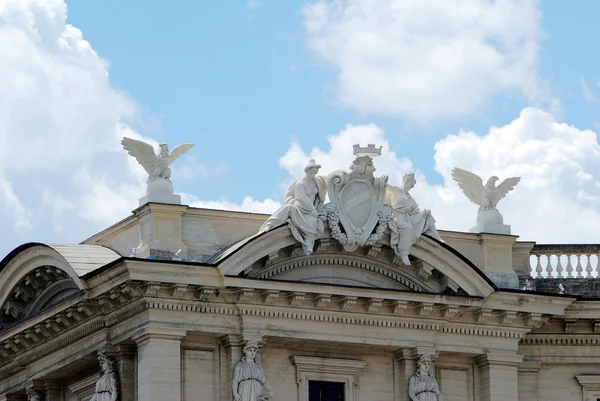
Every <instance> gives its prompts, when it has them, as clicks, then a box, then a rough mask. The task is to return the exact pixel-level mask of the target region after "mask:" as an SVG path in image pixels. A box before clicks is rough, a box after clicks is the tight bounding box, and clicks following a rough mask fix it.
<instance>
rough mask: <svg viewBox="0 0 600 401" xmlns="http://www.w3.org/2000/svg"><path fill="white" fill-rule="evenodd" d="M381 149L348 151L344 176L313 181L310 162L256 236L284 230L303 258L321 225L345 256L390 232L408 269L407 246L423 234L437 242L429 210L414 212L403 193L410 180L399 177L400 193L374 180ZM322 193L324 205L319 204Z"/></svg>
mask: <svg viewBox="0 0 600 401" xmlns="http://www.w3.org/2000/svg"><path fill="white" fill-rule="evenodd" d="M381 150H382V147H381V146H380V147H379V148H376V147H375V145H374V144H369V145H367V146H366V147H364V146H360V145H358V144H357V145H354V146H353V154H354V156H355V159H354V161H353V162H352V164H351V165H350V167H349V171H344V170H337V171H334V172H333V173H331V174H330V175H329V176H327V177H326V178H325V177H322V176H319V175H317V173H318V171H319V169H320V168H321V166H320V165H318V164H317V163H316V162H315V160H314V159H311V160H309V162H308V164H307V165H306V167H305V168H304V172H305V176H304V177H301V178H299V179H297V180H296V181H294V183H293V184H292V185H291V186H290V188H289V189H288V191H287V193H286V198H285V204H284V205H283V206H282V207H281V208H279V209H278V210H276V211H275V212H274V213H273V214H272V215H271V216H270V217H269V218H268V219H267V221H265V223H264V224H263V225H262V227H261V229H260V232H266V231H270V230H272V229H274V228H276V227H279V226H281V225H284V224H287V226H288V227H289V228H290V230H291V232H292V235H293V236H294V238H295V239H296V240H297V241H298V242H300V243H301V244H302V247H303V249H304V252H305V253H306V254H309V253H311V252H313V251H314V244H315V240H316V239H318V238H319V237H322V236H324V234H325V230H324V223H325V222H326V223H327V225H328V227H329V231H330V233H331V237H332V238H334V239H335V240H337V241H338V242H339V243H340V244H341V245H342V246H343V248H344V250H346V251H348V252H353V251H355V250H357V249H358V248H360V247H371V246H374V245H375V244H376V243H377V242H378V241H380V240H381V239H382V238H383V235H384V233H385V232H386V229H389V232H390V240H389V244H390V247H391V248H392V249H393V250H394V252H395V254H396V256H397V258H396V261H401V262H402V263H404V264H406V265H410V260H409V258H408V255H409V253H410V249H411V246H412V245H413V244H414V243H415V242H416V240H417V239H418V238H419V237H420V236H421V234H422V233H427V234H429V235H430V236H432V237H434V238H435V239H437V240H439V241H441V238H440V237H439V235H438V233H437V230H436V228H435V220H434V219H433V216H431V212H430V211H429V210H421V209H419V207H418V205H417V203H416V202H415V200H414V199H413V198H412V196H411V195H410V193H409V190H410V189H411V188H412V187H413V186H414V185H415V184H416V181H415V179H414V174H412V173H409V174H407V175H405V176H404V179H403V182H404V185H403V186H402V188H399V187H394V186H388V176H387V175H382V176H381V177H375V175H374V173H375V171H376V169H375V166H374V164H373V158H374V157H377V156H381ZM325 193H327V194H328V195H329V203H324V202H325Z"/></svg>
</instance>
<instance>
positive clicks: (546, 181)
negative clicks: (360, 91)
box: [184, 108, 600, 243]
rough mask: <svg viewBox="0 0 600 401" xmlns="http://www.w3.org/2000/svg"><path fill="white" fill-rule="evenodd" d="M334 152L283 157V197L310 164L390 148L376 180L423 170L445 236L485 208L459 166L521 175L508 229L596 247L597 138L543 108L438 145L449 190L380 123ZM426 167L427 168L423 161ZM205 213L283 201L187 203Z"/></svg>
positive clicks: (339, 165) (420, 193) (333, 163)
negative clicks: (463, 185)
mask: <svg viewBox="0 0 600 401" xmlns="http://www.w3.org/2000/svg"><path fill="white" fill-rule="evenodd" d="M328 141H329V149H328V150H322V149H320V148H313V149H311V150H310V152H305V151H304V150H303V149H302V148H301V147H300V146H299V145H298V144H296V143H292V144H290V147H289V149H288V151H287V152H286V153H285V154H284V155H283V156H282V157H281V158H280V160H279V165H280V167H281V168H282V169H283V170H285V171H286V172H288V173H289V175H288V179H286V180H285V182H283V183H282V184H281V187H280V190H281V193H282V194H283V193H284V192H285V190H286V189H287V187H288V186H289V185H290V184H291V182H292V181H293V180H294V179H295V178H298V177H299V176H301V175H302V174H303V169H304V166H305V165H306V163H307V162H308V160H309V159H311V158H314V159H316V161H317V162H318V163H319V164H321V165H322V168H321V170H320V172H319V174H321V175H327V174H329V173H331V172H332V171H334V170H338V169H343V170H347V169H348V166H349V165H350V163H351V161H352V160H353V156H352V145H353V144H355V143H361V144H363V145H364V144H367V143H374V144H377V146H382V155H381V156H380V157H377V158H375V160H374V163H375V166H376V168H377V173H376V174H379V175H381V174H388V175H389V183H390V184H392V185H401V182H402V176H403V175H404V174H405V173H407V172H409V171H415V174H416V177H417V182H418V183H417V186H416V187H415V188H414V189H413V191H412V193H413V196H414V197H415V199H416V200H417V202H418V203H419V205H420V206H421V208H423V209H425V208H426V209H431V210H432V213H433V215H434V217H435V218H436V220H437V226H438V228H440V229H443V230H451V231H469V229H470V228H471V227H472V226H474V225H475V218H476V216H477V206H476V205H474V204H472V203H471V202H470V201H469V200H468V199H467V198H466V197H465V196H464V194H463V193H462V192H461V190H460V189H459V188H458V186H457V184H456V183H455V182H454V181H453V180H452V178H451V171H452V169H453V168H454V167H461V168H463V169H467V170H470V171H473V172H474V173H476V174H478V175H480V176H481V177H482V178H483V180H484V181H485V180H487V178H488V177H489V176H491V175H497V176H499V177H500V180H501V181H502V180H503V179H505V178H508V177H514V176H520V177H522V178H521V182H520V183H519V184H518V185H517V187H516V188H515V190H514V191H513V192H511V193H509V194H508V196H507V197H506V198H504V199H503V200H501V201H500V203H499V205H498V209H499V210H500V212H501V213H502V215H503V216H504V222H505V224H510V225H511V226H512V232H513V234H515V235H519V236H520V237H521V239H523V240H533V241H537V242H540V243H590V242H592V243H595V242H597V240H598V239H597V234H598V227H600V176H598V173H597V172H598V171H600V146H599V144H598V138H597V136H596V134H595V133H594V132H592V131H590V130H579V129H577V128H576V127H573V126H570V125H568V124H565V123H561V122H557V121H556V120H555V119H554V117H553V116H552V115H550V114H549V113H547V112H545V111H542V110H540V109H536V108H525V109H524V110H523V111H522V112H521V113H520V115H519V116H518V117H517V118H516V119H515V120H513V121H511V122H509V123H508V124H506V125H504V126H501V127H491V128H490V129H489V131H488V132H487V133H484V134H477V133H474V132H463V131H461V132H459V133H457V134H452V135H448V136H447V137H445V138H443V139H441V140H439V141H438V142H437V143H436V144H435V154H434V160H435V169H436V170H437V171H438V172H439V173H440V174H441V175H442V177H443V183H442V184H441V185H431V184H429V183H428V181H427V177H425V175H424V174H423V172H422V171H421V170H420V168H419V165H418V164H417V165H414V164H413V162H411V161H410V160H409V159H407V158H405V157H402V156H401V155H397V154H396V153H395V152H394V151H393V150H392V149H390V145H389V143H388V141H387V139H386V136H385V133H384V132H383V131H382V130H381V128H379V127H378V126H376V125H374V124H369V125H347V126H346V127H345V128H344V129H343V130H342V131H340V132H339V133H338V134H335V135H331V136H329V138H328ZM423 163H425V162H423ZM185 200H189V203H190V204H191V205H193V206H197V207H207V208H215V209H228V210H244V211H253V212H261V213H271V212H272V211H274V210H275V209H276V208H277V207H279V206H280V203H279V202H277V201H274V200H272V199H266V200H263V201H258V200H255V199H253V198H251V197H246V198H245V199H244V201H243V202H242V204H237V203H233V202H229V201H226V200H221V201H213V202H206V201H199V200H198V199H196V198H190V197H189V196H188V197H187V198H186V197H184V201H185Z"/></svg>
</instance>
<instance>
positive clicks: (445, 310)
mask: <svg viewBox="0 0 600 401" xmlns="http://www.w3.org/2000/svg"><path fill="white" fill-rule="evenodd" d="M459 313H460V306H458V305H446V306H444V307H442V314H443V316H444V319H446V320H452V319H454V318H455V317H457V316H458V314H459Z"/></svg>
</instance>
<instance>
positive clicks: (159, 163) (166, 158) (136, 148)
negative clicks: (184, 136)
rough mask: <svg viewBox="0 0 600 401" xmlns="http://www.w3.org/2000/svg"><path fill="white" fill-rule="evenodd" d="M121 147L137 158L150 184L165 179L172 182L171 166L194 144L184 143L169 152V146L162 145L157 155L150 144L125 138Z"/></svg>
mask: <svg viewBox="0 0 600 401" xmlns="http://www.w3.org/2000/svg"><path fill="white" fill-rule="evenodd" d="M121 145H123V149H125V150H126V151H127V152H128V153H129V154H130V155H131V156H133V157H135V159H136V160H137V161H138V163H140V164H141V165H142V167H143V168H144V170H146V172H147V173H148V179H147V181H146V183H148V184H150V183H151V182H152V181H155V180H160V179H165V180H167V181H169V182H170V181H171V169H170V168H169V166H170V165H171V164H173V162H174V161H175V160H177V159H178V158H179V157H180V156H182V155H183V154H184V153H185V152H187V151H188V150H190V149H191V148H192V147H193V146H194V144H193V143H184V144H182V145H178V146H176V147H175V148H173V150H172V151H171V152H169V146H168V145H167V144H166V143H161V144H160V145H159V146H160V150H159V152H158V153H155V152H154V147H153V146H152V145H150V144H149V143H146V142H143V141H138V140H136V139H131V138H127V137H124V138H123V139H122V140H121Z"/></svg>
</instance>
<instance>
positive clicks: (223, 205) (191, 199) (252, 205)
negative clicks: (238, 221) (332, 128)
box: [181, 193, 281, 214]
mask: <svg viewBox="0 0 600 401" xmlns="http://www.w3.org/2000/svg"><path fill="white" fill-rule="evenodd" d="M181 202H182V203H183V204H185V205H190V206H192V207H199V208H205V209H217V210H234V211H243V212H252V213H267V214H269V213H272V212H273V211H275V210H276V209H277V208H278V207H280V206H281V203H279V202H278V201H276V200H273V199H268V198H267V199H265V200H264V201H260V200H256V199H253V198H252V197H251V196H246V197H244V199H243V201H242V203H235V202H231V201H228V200H226V199H221V200H219V201H203V200H200V199H198V198H197V197H196V196H194V195H190V194H185V193H183V194H181Z"/></svg>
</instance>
